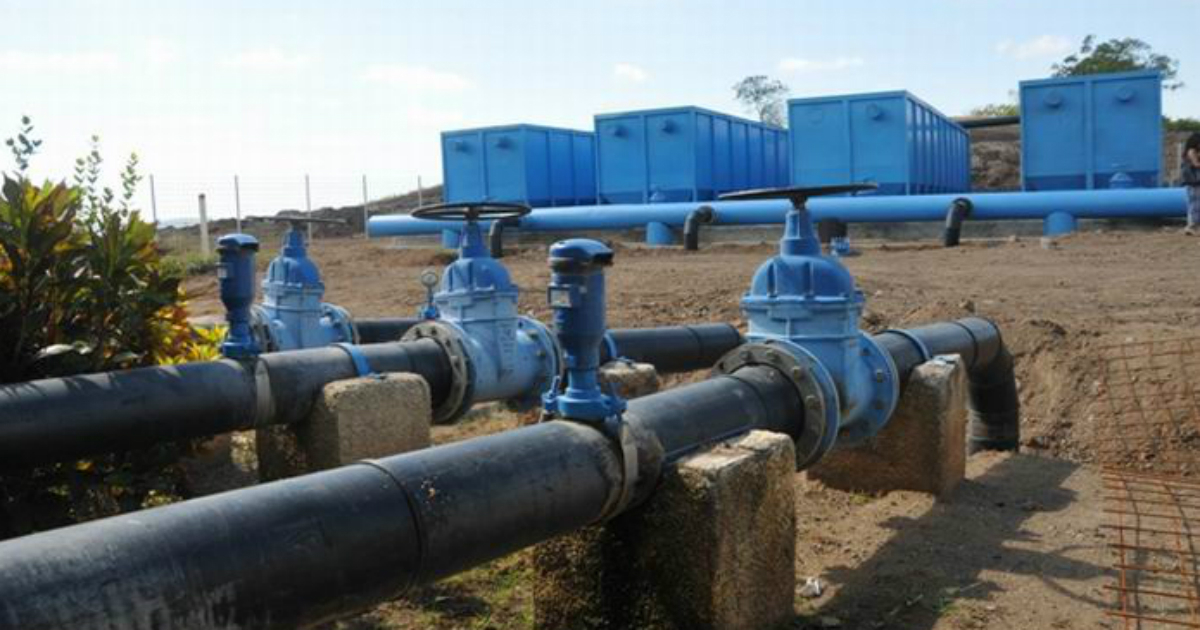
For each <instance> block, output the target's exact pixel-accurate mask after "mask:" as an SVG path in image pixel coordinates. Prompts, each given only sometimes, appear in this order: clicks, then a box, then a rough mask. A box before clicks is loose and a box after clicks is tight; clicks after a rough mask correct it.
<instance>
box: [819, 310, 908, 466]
mask: <svg viewBox="0 0 1200 630" xmlns="http://www.w3.org/2000/svg"><path fill="white" fill-rule="evenodd" d="M858 344H859V347H860V348H861V350H862V362H863V365H864V366H865V368H866V373H867V374H869V375H870V380H869V387H866V388H862V389H861V390H860V391H861V392H863V394H865V396H864V397H863V398H862V399H861V400H859V401H858V408H857V409H855V410H853V411H848V412H847V414H851V415H852V418H848V419H846V420H845V421H844V422H845V425H844V426H842V427H840V429H839V430H838V437H837V444H838V446H839V447H842V446H856V445H858V444H861V443H862V442H863V441H865V440H867V439H868V438H870V437H872V436H874V435H875V434H877V433H879V431H880V430H882V429H883V427H884V426H885V425H887V423H888V420H890V419H891V417H892V412H893V411H895V410H896V404H897V403H898V402H899V400H900V372H899V370H897V369H896V363H895V362H894V361H892V355H891V354H889V353H888V352H887V351H886V350H884V349H883V348H882V347H880V345H879V344H878V343H876V342H875V341H874V340H873V339H871V337H870V335H867V334H866V333H863V332H860V333H859V334H858ZM921 353H922V354H923V355H928V354H929V350H928V348H924V347H923V346H922V349H921ZM863 394H860V395H863Z"/></svg>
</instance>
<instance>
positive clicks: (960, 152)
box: [788, 91, 971, 195]
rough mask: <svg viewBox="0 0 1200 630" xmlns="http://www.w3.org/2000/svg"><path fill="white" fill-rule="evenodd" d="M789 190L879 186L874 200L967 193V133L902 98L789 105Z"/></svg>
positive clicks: (889, 95)
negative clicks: (879, 196) (797, 188)
mask: <svg viewBox="0 0 1200 630" xmlns="http://www.w3.org/2000/svg"><path fill="white" fill-rule="evenodd" d="M788 133H789V142H788V144H789V146H790V147H791V152H792V153H791V163H792V179H791V184H792V185H793V186H826V185H833V184H845V183H855V182H874V183H876V184H879V190H878V191H877V192H876V193H875V194H880V195H928V194H937V193H955V192H966V191H968V190H970V189H971V140H970V136H969V135H968V133H967V131H966V130H965V129H963V128H962V127H961V126H959V125H958V124H957V123H955V122H954V121H952V120H950V119H949V118H947V117H946V116H944V115H943V114H942V113H941V112H939V111H937V110H936V109H934V108H933V107H931V106H929V105H928V104H926V103H925V102H923V101H921V100H920V99H918V98H917V97H915V96H913V95H912V94H909V93H908V92H904V91H900V92H876V93H870V94H852V95H845V96H823V97H818V98H801V99H793V100H790V101H788Z"/></svg>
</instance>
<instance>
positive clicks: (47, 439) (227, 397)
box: [0, 340, 451, 468]
mask: <svg viewBox="0 0 1200 630" xmlns="http://www.w3.org/2000/svg"><path fill="white" fill-rule="evenodd" d="M358 348H359V350H360V351H361V353H362V355H363V357H364V358H365V359H366V361H367V364H368V365H369V366H370V368H371V369H372V370H373V371H376V372H412V373H415V374H419V375H421V377H423V378H424V379H425V380H426V381H427V382H428V383H429V386H430V391H431V394H432V397H433V400H434V403H435V404H436V403H437V402H438V401H441V400H443V399H444V398H445V396H446V395H447V392H449V390H450V373H451V372H450V365H449V363H448V361H447V358H446V355H445V352H443V350H442V349H441V347H440V346H438V345H437V343H436V342H434V341H431V340H422V341H416V342H411V343H410V342H406V343H386V344H366V345H361V346H358ZM357 375H358V371H357V370H356V368H355V365H354V361H353V360H352V359H351V357H350V355H349V354H348V353H347V352H346V351H345V350H343V349H342V348H339V347H325V348H313V349H309V350H297V351H292V352H277V353H269V354H263V355H260V356H259V357H258V358H257V360H251V361H246V362H239V361H234V360H230V359H224V360H221V361H212V362H206V363H188V364H184V365H178V366H159V367H147V368H138V369H134V370H122V371H118V372H108V373H104V374H89V375H83V376H73V377H68V378H53V379H43V380H39V381H30V382H27V383H17V384H12V385H5V386H3V387H0V467H3V468H11V467H20V466H31V465H38V464H44V463H49V462H55V461H64V460H70V459H76V458H79V457H83V456H86V455H91V454H94V453H103V452H110V451H121V450H128V449H132V448H140V447H144V446H150V445H152V444H157V443H161V442H169V441H175V440H183V439H189V438H196V437H204V436H209V435H216V434H219V433H226V432H229V431H238V430H243V429H249V428H253V427H256V426H264V425H268V424H282V423H290V422H298V421H300V420H302V419H303V418H305V417H306V416H307V415H308V413H309V411H310V409H311V406H312V403H313V401H314V400H315V398H316V394H317V392H319V391H320V389H321V388H322V387H323V386H325V385H326V384H327V383H331V382H333V381H337V380H342V379H347V378H353V377H355V376H357Z"/></svg>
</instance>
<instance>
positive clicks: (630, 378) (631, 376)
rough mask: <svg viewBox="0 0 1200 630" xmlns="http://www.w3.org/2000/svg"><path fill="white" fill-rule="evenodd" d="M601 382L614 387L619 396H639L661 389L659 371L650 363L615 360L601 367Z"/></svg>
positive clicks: (626, 397) (627, 397) (628, 397)
mask: <svg viewBox="0 0 1200 630" xmlns="http://www.w3.org/2000/svg"><path fill="white" fill-rule="evenodd" d="M600 382H602V383H604V384H606V385H609V386H611V387H612V388H613V390H614V391H615V392H616V394H617V395H618V396H620V397H621V398H625V399H626V400H628V399H630V398H638V397H640V396H646V395H648V394H653V393H654V392H657V391H658V389H659V385H660V383H659V380H658V371H657V370H655V369H654V366H653V365H650V364H649V363H630V362H629V361H613V362H611V363H606V364H604V365H603V366H601V368H600Z"/></svg>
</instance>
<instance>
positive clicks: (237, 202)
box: [233, 175, 242, 234]
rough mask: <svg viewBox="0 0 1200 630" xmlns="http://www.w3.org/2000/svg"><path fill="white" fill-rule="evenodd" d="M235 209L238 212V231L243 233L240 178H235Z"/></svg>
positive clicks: (235, 176)
mask: <svg viewBox="0 0 1200 630" xmlns="http://www.w3.org/2000/svg"><path fill="white" fill-rule="evenodd" d="M233 209H234V211H235V212H237V231H238V233H239V234H241V232H242V193H241V189H240V188H239V186H238V176H237V175H234V176H233Z"/></svg>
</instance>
